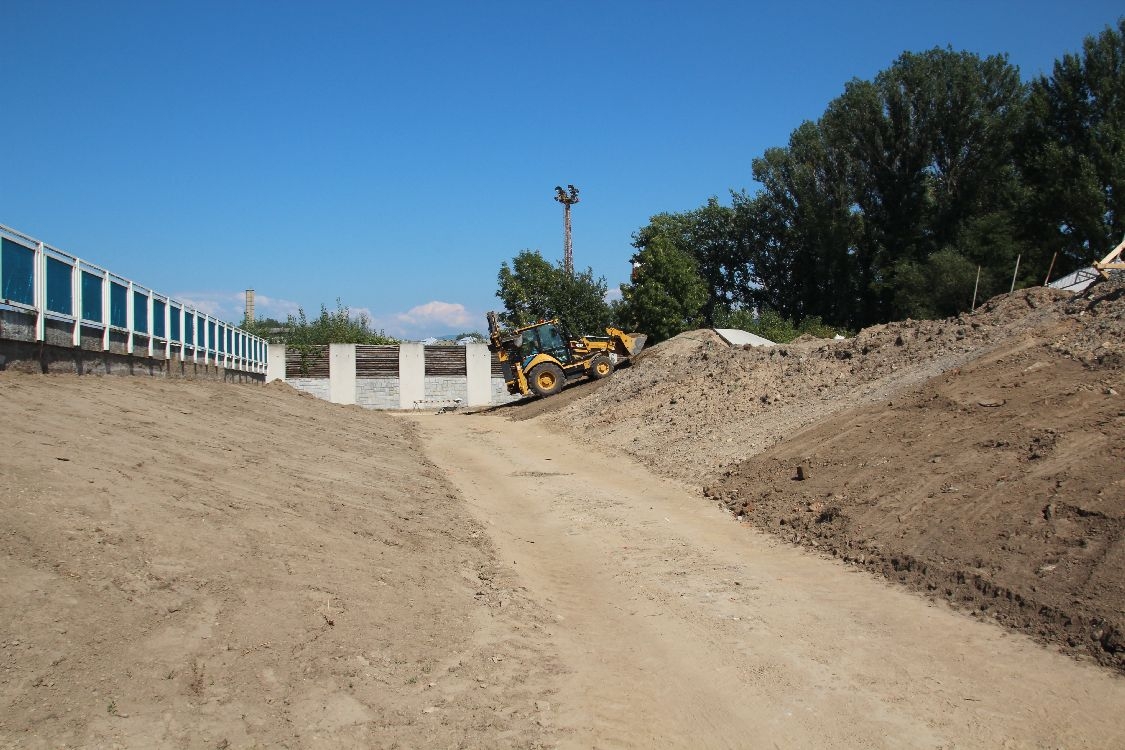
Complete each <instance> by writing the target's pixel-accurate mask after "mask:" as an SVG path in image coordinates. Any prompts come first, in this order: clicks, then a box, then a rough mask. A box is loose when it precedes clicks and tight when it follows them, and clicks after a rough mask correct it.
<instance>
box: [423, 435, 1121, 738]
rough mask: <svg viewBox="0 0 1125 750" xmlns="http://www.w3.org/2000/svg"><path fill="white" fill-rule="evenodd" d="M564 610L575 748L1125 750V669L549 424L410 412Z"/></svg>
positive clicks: (565, 715)
mask: <svg viewBox="0 0 1125 750" xmlns="http://www.w3.org/2000/svg"><path fill="white" fill-rule="evenodd" d="M411 418H412V419H414V420H415V421H416V422H417V423H418V424H419V426H420V428H421V431H422V434H423V436H424V444H425V450H426V452H427V454H428V456H429V458H430V459H431V460H432V461H433V462H435V463H436V464H438V465H439V466H440V467H441V468H442V469H443V470H444V471H445V472H446V474H447V476H448V478H449V479H450V480H451V482H452V483H453V484H454V485H455V486H456V487H457V488H458V489H459V490H460V491H461V493H462V494H463V496H464V499H465V501H466V503H467V504H468V506H469V508H470V510H471V512H472V513H473V514H474V515H475V516H476V518H477V519H478V520H479V521H480V522H481V523H482V524H483V525H484V527H485V528H487V529H488V533H489V535H490V536H491V537H492V541H493V543H494V544H495V546H496V548H497V550H498V551H499V556H500V561H501V563H502V564H503V565H504V566H506V567H509V568H510V570H511V572H512V573H513V574H514V576H515V580H516V581H517V582H518V583H519V585H521V586H522V587H524V589H525V590H524V592H523V593H524V594H525V595H526V596H527V597H528V598H529V599H530V600H532V601H533V602H535V603H536V604H538V605H539V606H541V607H542V608H544V609H545V610H546V611H547V612H548V613H550V615H552V616H553V618H554V625H553V626H552V627H550V628H549V629H548V630H547V634H546V635H545V636H544V637H547V638H549V639H550V640H551V641H552V642H553V645H554V649H555V650H556V651H557V653H558V654H559V658H560V660H561V662H562V665H563V675H562V677H561V678H560V679H561V680H562V682H561V684H560V685H559V690H558V693H557V694H556V696H555V700H554V701H553V703H554V705H553V710H552V714H553V720H554V721H555V722H556V726H557V729H558V730H559V738H560V742H561V745H562V746H570V747H605V748H610V747H700V748H702V747H716V748H721V747H732V748H733V747H737V748H743V747H767V748H768V747H837V748H845V747H847V748H851V747H886V748H914V747H917V748H937V747H942V748H953V747H1018V748H1023V747H1031V748H1039V747H1042V748H1054V747H1068V748H1078V747H1122V746H1125V715H1123V713H1122V710H1121V707H1122V706H1125V681H1122V680H1121V679H1120V678H1117V677H1115V676H1114V675H1112V674H1110V673H1108V672H1106V671H1105V670H1102V669H1099V668H1098V667H1096V666H1094V665H1093V664H1091V663H1082V662H1077V661H1074V660H1073V659H1071V658H1069V657H1066V656H1063V655H1060V654H1057V653H1053V652H1051V651H1049V650H1047V649H1045V648H1044V647H1042V646H1040V645H1038V644H1036V643H1034V642H1032V641H1031V640H1029V639H1027V638H1024V637H1023V636H1020V635H1018V634H1013V633H1010V632H1008V631H1005V630H1003V629H1001V628H1000V627H997V626H995V625H992V624H989V623H984V622H979V621H976V620H974V619H972V618H970V617H968V616H965V615H962V614H959V613H955V612H952V611H950V610H948V609H947V608H945V607H944V606H943V605H940V604H933V603H930V602H928V601H926V600H924V599H922V598H920V597H917V596H915V595H912V594H910V593H908V592H905V591H901V590H899V589H896V588H892V587H891V586H889V585H887V584H885V583H883V582H881V581H879V580H876V579H874V578H872V577H870V576H868V575H866V574H863V573H861V572H857V571H855V570H854V569H851V568H848V567H846V566H844V565H841V564H838V563H836V562H835V561H833V560H830V559H827V558H820V557H817V556H815V555H812V554H809V553H807V552H803V551H800V550H797V549H794V548H791V547H788V546H785V545H783V544H781V543H779V542H777V541H776V540H774V539H772V538H771V537H768V536H767V535H765V534H762V533H760V532H757V531H755V530H753V529H752V528H750V527H748V526H746V525H743V524H740V523H738V522H736V521H735V520H733V519H732V517H731V516H729V515H727V514H725V513H723V512H721V511H720V510H719V509H718V508H714V507H709V506H708V505H707V504H706V503H705V502H704V501H703V500H702V499H701V498H700V497H699V495H698V492H697V491H696V490H693V489H691V488H689V487H687V486H686V485H681V484H676V483H674V482H671V481H669V480H665V479H660V478H658V477H655V476H653V475H652V474H651V473H650V472H649V471H648V470H646V469H644V468H643V467H641V466H640V465H638V464H637V463H635V462H633V461H632V460H630V459H627V458H625V457H622V456H607V455H605V454H603V453H600V452H599V451H598V450H595V449H594V448H592V447H591V446H589V445H584V444H579V443H576V442H574V441H573V439H569V438H567V437H564V436H562V435H560V434H558V433H557V432H554V431H551V430H549V429H548V428H547V427H546V426H544V425H543V424H541V423H539V422H538V421H530V422H511V421H508V420H505V419H503V418H501V417H498V416H495V415H468V416H462V415H458V416H441V417H438V416H432V415H427V416H419V417H411Z"/></svg>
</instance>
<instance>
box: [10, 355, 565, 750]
mask: <svg viewBox="0 0 1125 750" xmlns="http://www.w3.org/2000/svg"><path fill="white" fill-rule="evenodd" d="M0 415H2V418H3V424H4V450H3V452H0V519H2V520H0V602H3V605H2V607H3V616H2V617H0V663H2V666H3V668H4V673H3V674H4V680H3V686H2V687H0V746H20V747H36V746H43V747H59V746H83V747H110V746H128V747H160V746H181V745H182V746H193V747H195V746H199V747H228V746H229V747H251V746H255V747H291V746H309V745H325V746H329V745H331V746H361V747H392V746H411V747H453V746H462V745H465V746H473V747H529V746H530V747H535V746H540V745H542V744H553V742H554V740H553V739H552V736H553V730H551V729H550V728H549V727H547V726H545V725H546V723H547V722H545V721H544V719H543V715H542V711H541V710H540V707H541V706H543V705H545V704H546V703H549V700H544V699H549V697H550V693H551V685H553V684H554V680H555V676H554V674H553V672H554V670H555V669H556V668H557V666H556V665H557V661H556V659H555V656H554V654H553V652H551V651H550V650H549V648H550V647H549V645H544V643H545V641H544V639H542V638H541V637H540V638H537V639H533V638H531V637H530V634H532V633H539V632H540V631H539V628H540V622H541V617H540V614H539V611H538V610H537V609H536V608H535V607H534V606H533V605H531V604H529V603H527V602H525V601H524V600H523V599H521V597H520V596H519V595H518V592H514V591H512V590H511V589H512V588H513V585H512V582H511V580H510V574H509V573H505V572H504V570H503V569H501V568H500V567H499V566H498V565H497V564H496V560H495V558H494V554H493V550H492V547H491V546H490V544H489V543H488V542H487V541H486V538H487V536H486V534H485V533H484V532H483V530H482V529H481V528H480V527H479V525H477V524H475V523H474V522H473V521H472V520H471V519H468V518H465V517H463V515H462V512H463V504H462V502H461V500H460V499H459V496H458V495H456V494H455V492H454V491H453V490H452V489H451V487H450V486H449V485H448V484H447V483H446V481H445V479H444V477H443V475H442V474H441V473H440V472H439V471H438V470H437V469H436V468H435V467H434V466H433V465H431V464H429V463H428V462H427V461H426V460H425V459H424V458H422V457H421V453H420V451H419V449H418V445H417V441H416V437H415V435H414V431H413V429H412V427H411V426H410V425H409V424H408V423H407V422H405V421H403V420H399V419H395V418H393V417H388V416H386V415H383V414H379V413H374V412H369V411H364V410H361V409H358V408H356V407H339V406H333V405H331V404H327V403H325V402H323V401H318V400H316V399H313V398H311V397H307V396H303V395H300V394H298V393H297V392H295V391H293V390H291V389H289V388H288V387H286V386H281V385H271V386H266V387H261V386H232V385H224V384H221V383H198V382H187V381H158V380H149V379H144V378H96V377H89V376H87V377H82V378H78V377H55V376H40V375H19V374H13V373H3V374H0ZM501 605H503V606H501ZM537 704H538V705H537Z"/></svg>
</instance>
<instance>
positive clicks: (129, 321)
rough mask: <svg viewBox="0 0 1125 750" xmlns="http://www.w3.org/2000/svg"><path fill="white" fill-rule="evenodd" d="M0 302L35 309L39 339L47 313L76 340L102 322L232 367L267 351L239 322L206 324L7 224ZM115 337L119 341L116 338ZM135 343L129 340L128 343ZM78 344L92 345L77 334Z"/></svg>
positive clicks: (0, 248) (0, 249)
mask: <svg viewBox="0 0 1125 750" xmlns="http://www.w3.org/2000/svg"><path fill="white" fill-rule="evenodd" d="M142 290H143V291H142ZM0 303H2V304H7V305H12V306H26V307H28V308H30V309H31V310H32V311H33V312H35V313H36V315H37V316H38V324H37V326H36V336H37V339H38V338H42V337H44V336H45V334H44V327H43V317H42V316H43V315H44V314H45V313H47V314H49V315H50V316H51V317H52V318H53V319H54V320H55V321H56V322H57V321H58V320H59V319H65V320H66V321H68V322H69V323H70V324H71V325H72V326H73V332H74V334H75V337H76V338H75V341H76V343H79V333H80V332H81V331H80V329H81V328H82V326H84V325H85V326H106V327H112V328H115V329H118V330H119V331H131V332H133V333H136V334H138V335H139V336H141V337H147V338H149V339H150V343H149V348H150V349H151V347H152V342H151V340H153V339H156V340H161V342H162V343H163V341H170V342H176V343H180V342H182V343H183V345H184V348H185V350H186V348H187V347H189V346H190V347H192V348H194V349H195V350H196V357H198V354H199V352H200V351H201V350H203V349H204V348H205V349H206V352H205V356H206V358H207V359H211V360H216V359H218V358H223V359H227V360H237V363H232V364H233V365H234V366H246V365H249V366H250V369H253V370H257V371H260V370H261V368H263V367H264V366H265V362H266V358H267V355H268V351H269V350H268V346H267V344H266V342H264V341H262V340H261V339H260V338H258V337H257V336H254V335H253V334H251V333H249V332H247V331H244V330H242V329H241V328H239V327H238V326H235V325H230V324H227V323H223V322H221V321H218V320H212V321H209V320H207V319H206V317H205V316H202V315H200V314H199V313H198V312H195V311H189V310H188V308H187V306H186V305H185V304H184V303H183V302H179V301H176V300H173V299H171V298H169V297H162V298H161V299H157V298H156V294H155V293H154V292H152V291H151V290H150V289H148V288H146V287H142V286H139V285H137V286H134V285H133V283H132V282H128V281H126V280H125V279H124V278H123V277H121V276H118V275H117V274H112V273H110V272H109V271H106V270H104V269H101V268H99V267H98V266H96V265H94V264H92V263H89V262H88V261H80V260H79V259H78V257H77V256H73V255H70V254H68V253H66V252H64V251H62V250H59V249H58V248H54V247H51V246H49V245H45V244H43V243H41V242H39V241H38V240H34V239H32V238H30V237H27V236H25V235H23V234H21V233H19V232H16V231H15V230H12V229H9V228H8V227H5V226H0ZM130 307H132V308H133V311H132V313H130V311H129V308H130ZM113 341H114V342H116V343H117V344H120V343H121V337H120V336H115V337H114V339H113ZM134 341H135V339H134V338H133V337H132V336H129V337H128V338H127V342H128V343H129V345H130V348H131V347H132V344H133V342H134ZM80 345H82V346H89V345H90V342H89V341H88V340H87V339H82V340H81V341H80ZM107 346H108V344H107Z"/></svg>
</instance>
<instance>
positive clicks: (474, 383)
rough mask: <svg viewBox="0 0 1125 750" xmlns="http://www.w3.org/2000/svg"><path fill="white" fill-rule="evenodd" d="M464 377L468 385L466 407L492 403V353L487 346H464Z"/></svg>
mask: <svg viewBox="0 0 1125 750" xmlns="http://www.w3.org/2000/svg"><path fill="white" fill-rule="evenodd" d="M465 375H466V376H467V378H468V381H469V383H468V385H469V403H468V404H466V406H487V405H488V404H490V403H492V353H491V352H489V351H488V344H467V345H466V346H465Z"/></svg>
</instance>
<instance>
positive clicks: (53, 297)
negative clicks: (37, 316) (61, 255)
mask: <svg viewBox="0 0 1125 750" xmlns="http://www.w3.org/2000/svg"><path fill="white" fill-rule="evenodd" d="M73 283H74V266H71V265H69V264H67V263H63V262H62V261H61V260H58V259H57V258H47V309H48V310H50V311H51V312H55V313H62V314H63V315H71V314H72V313H73V312H74V287H73Z"/></svg>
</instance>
